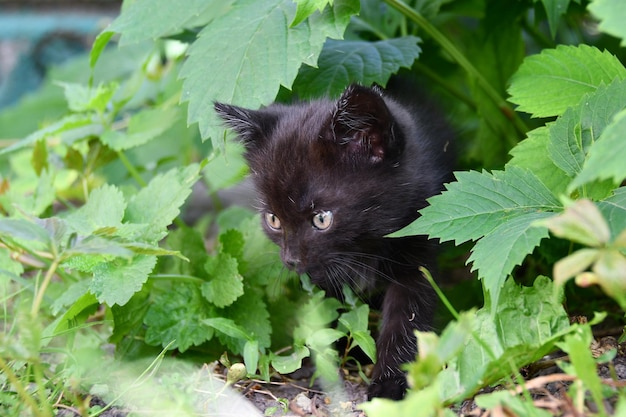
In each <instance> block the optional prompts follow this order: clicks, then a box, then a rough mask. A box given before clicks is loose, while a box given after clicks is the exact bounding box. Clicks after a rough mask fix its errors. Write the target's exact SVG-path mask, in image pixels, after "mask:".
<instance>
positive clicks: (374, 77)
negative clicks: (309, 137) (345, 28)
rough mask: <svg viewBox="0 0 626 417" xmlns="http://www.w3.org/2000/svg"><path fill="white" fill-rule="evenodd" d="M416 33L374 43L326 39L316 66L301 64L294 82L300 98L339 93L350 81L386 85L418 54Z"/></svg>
mask: <svg viewBox="0 0 626 417" xmlns="http://www.w3.org/2000/svg"><path fill="white" fill-rule="evenodd" d="M419 42H420V39H419V38H417V37H415V36H405V37H402V38H394V39H387V40H382V41H377V42H367V41H337V40H333V39H329V40H327V41H326V43H325V44H324V48H323V49H322V52H321V54H320V56H319V59H318V61H317V66H318V68H314V67H312V66H309V65H304V66H302V68H301V69H300V72H299V73H298V77H297V78H296V80H295V82H294V91H295V92H296V93H298V94H299V95H300V96H303V97H315V96H329V97H336V96H338V95H339V94H340V93H341V92H342V91H343V90H344V89H345V88H346V86H347V85H348V84H350V83H351V82H359V83H361V84H363V85H371V84H373V83H379V84H381V85H386V84H387V81H388V80H389V77H390V76H391V75H392V74H395V73H396V72H398V70H399V69H400V68H401V67H404V68H409V67H411V65H413V62H414V61H415V59H417V57H418V56H419V54H420V52H421V49H420V47H419V46H418V45H417V44H418V43H419Z"/></svg>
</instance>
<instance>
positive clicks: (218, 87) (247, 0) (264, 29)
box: [180, 0, 358, 148]
mask: <svg viewBox="0 0 626 417" xmlns="http://www.w3.org/2000/svg"><path fill="white" fill-rule="evenodd" d="M357 11H358V2H355V1H353V0H336V1H334V5H333V7H332V8H326V9H325V10H324V13H322V14H314V15H311V16H310V17H309V19H307V20H306V21H304V22H302V23H301V24H299V25H298V26H296V27H293V28H289V27H288V26H289V23H290V22H292V21H293V18H294V16H295V12H296V4H295V3H293V1H292V0H267V1H257V0H241V1H238V2H237V3H235V4H234V5H233V7H232V8H230V9H229V10H228V11H227V12H226V13H225V14H224V15H222V16H220V18H218V19H215V20H214V21H213V22H211V24H209V25H207V26H206V27H205V28H204V29H203V30H202V31H201V32H200V33H199V35H198V39H197V40H196V41H195V42H194V43H193V44H192V45H191V46H190V48H189V51H188V59H187V60H186V61H185V63H184V65H183V67H182V69H181V72H180V76H181V77H182V78H184V83H183V95H182V100H183V101H189V113H188V114H189V115H188V122H189V123H190V124H191V123H194V122H198V123H199V128H200V133H201V135H202V137H203V138H208V137H211V138H212V140H213V144H214V147H215V148H219V147H220V146H221V142H222V140H223V132H224V129H223V128H222V127H221V126H222V124H221V123H220V121H219V120H218V118H217V116H216V115H215V112H214V111H213V102H214V101H216V100H217V101H223V102H227V103H233V104H237V105H240V106H244V107H249V108H257V107H259V106H260V105H266V104H269V103H270V102H272V101H273V100H274V98H275V97H276V94H277V93H278V90H279V87H280V86H281V85H283V86H286V87H291V84H292V83H293V80H294V79H295V78H296V75H297V73H298V69H299V68H300V66H301V65H302V63H303V62H304V63H307V64H310V65H314V64H315V62H316V60H317V56H318V55H319V53H320V51H321V49H322V46H323V44H324V41H325V40H326V37H328V36H330V37H334V38H337V37H341V36H342V35H343V31H344V29H345V27H346V25H347V24H348V22H349V20H350V16H352V15H353V14H355V13H356V12H357ZM242 22H245V24H242ZM233 28H237V30H233Z"/></svg>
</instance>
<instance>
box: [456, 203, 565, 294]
mask: <svg viewBox="0 0 626 417" xmlns="http://www.w3.org/2000/svg"><path fill="white" fill-rule="evenodd" d="M553 216H554V214H553V213H550V212H541V211H538V212H534V213H533V212H530V213H525V214H521V215H519V216H516V217H511V218H508V219H506V220H504V221H503V223H502V224H500V225H499V226H497V227H496V228H495V229H494V230H493V231H491V232H490V233H489V234H488V235H486V236H485V237H483V238H482V239H480V240H479V241H478V242H476V245H474V248H473V249H472V255H471V256H470V257H469V259H468V262H472V271H475V270H478V271H479V277H481V278H482V279H483V285H484V287H485V288H486V289H487V290H488V291H489V295H490V297H491V299H492V300H494V301H497V300H498V297H499V295H500V288H501V287H502V285H503V284H504V281H505V280H506V277H507V276H508V275H509V274H510V273H511V271H513V267H515V266H516V265H520V264H521V263H522V261H523V260H524V258H526V256H527V255H529V254H531V253H532V251H533V249H534V248H535V247H536V246H538V245H539V243H540V242H541V239H544V238H546V237H548V230H547V229H546V228H545V227H541V226H537V225H536V222H537V221H541V220H543V219H547V218H551V217H553Z"/></svg>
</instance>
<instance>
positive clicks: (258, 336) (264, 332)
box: [220, 277, 272, 353]
mask: <svg viewBox="0 0 626 417" xmlns="http://www.w3.org/2000/svg"><path fill="white" fill-rule="evenodd" d="M246 278H247V277H246ZM221 315H222V316H223V317H228V318H230V319H232V320H233V321H234V322H235V323H237V324H238V325H239V326H241V327H242V328H244V329H245V330H246V332H247V333H248V334H249V335H250V337H252V338H254V339H255V340H256V341H257V342H258V345H259V346H260V347H262V348H269V347H270V345H271V343H272V340H271V337H270V336H271V335H272V324H271V323H270V313H269V312H268V309H267V305H266V304H265V302H264V301H263V296H262V294H261V292H260V291H259V290H256V289H254V288H250V287H246V291H245V292H244V294H243V295H242V296H241V297H239V298H238V299H237V300H236V301H235V302H234V303H233V304H231V305H229V306H228V307H225V308H224V309H223V310H222V314H221ZM220 341H221V342H222V343H224V344H226V345H227V346H228V347H229V349H231V351H232V352H234V353H242V343H241V341H242V340H237V341H235V340H232V339H228V338H223V337H220ZM243 346H244V347H245V345H243Z"/></svg>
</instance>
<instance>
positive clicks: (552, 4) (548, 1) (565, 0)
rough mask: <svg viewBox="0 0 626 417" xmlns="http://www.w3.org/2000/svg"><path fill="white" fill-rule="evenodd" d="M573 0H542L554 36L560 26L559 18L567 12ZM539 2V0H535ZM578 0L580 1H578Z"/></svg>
mask: <svg viewBox="0 0 626 417" xmlns="http://www.w3.org/2000/svg"><path fill="white" fill-rule="evenodd" d="M570 1H571V0H541V2H542V3H543V7H544V8H545V9H546V15H547V16H548V24H549V25H550V34H551V35H552V37H553V38H554V36H555V35H556V31H557V29H558V26H559V20H561V16H563V15H564V14H565V13H566V12H567V7H568V6H569V4H570ZM535 2H539V0H535ZM577 2H578V1H577Z"/></svg>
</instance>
